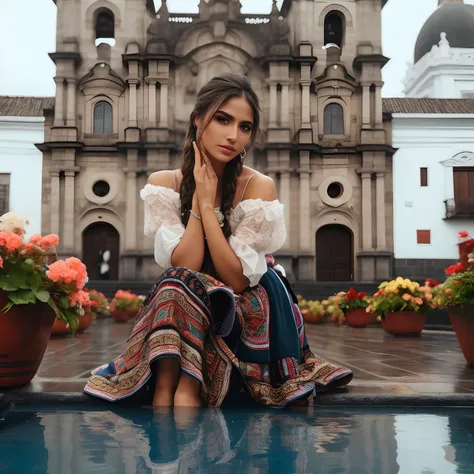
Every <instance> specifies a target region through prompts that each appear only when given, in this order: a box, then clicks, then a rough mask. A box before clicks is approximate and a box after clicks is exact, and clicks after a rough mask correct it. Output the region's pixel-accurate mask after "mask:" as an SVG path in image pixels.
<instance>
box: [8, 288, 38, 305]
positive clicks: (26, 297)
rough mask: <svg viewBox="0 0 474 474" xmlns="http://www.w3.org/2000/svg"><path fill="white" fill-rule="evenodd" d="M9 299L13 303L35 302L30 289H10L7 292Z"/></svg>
mask: <svg viewBox="0 0 474 474" xmlns="http://www.w3.org/2000/svg"><path fill="white" fill-rule="evenodd" d="M8 297H9V298H10V301H13V303H14V304H29V303H32V304H34V303H36V296H35V295H34V293H32V292H31V290H17V291H11V292H10V293H9V294H8Z"/></svg>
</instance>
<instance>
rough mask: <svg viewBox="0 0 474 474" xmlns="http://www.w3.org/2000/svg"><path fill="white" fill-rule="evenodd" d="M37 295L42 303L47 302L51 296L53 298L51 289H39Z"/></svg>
mask: <svg viewBox="0 0 474 474" xmlns="http://www.w3.org/2000/svg"><path fill="white" fill-rule="evenodd" d="M35 295H36V298H38V299H39V300H40V301H41V302H42V303H47V302H48V301H49V298H51V295H50V294H49V291H38V292H36V293H35Z"/></svg>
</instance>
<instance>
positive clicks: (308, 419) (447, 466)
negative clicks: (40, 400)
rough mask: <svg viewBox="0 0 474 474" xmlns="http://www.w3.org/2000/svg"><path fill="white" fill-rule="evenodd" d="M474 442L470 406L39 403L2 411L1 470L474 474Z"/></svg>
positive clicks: (473, 413) (473, 415)
mask: <svg viewBox="0 0 474 474" xmlns="http://www.w3.org/2000/svg"><path fill="white" fill-rule="evenodd" d="M107 408H109V406H107ZM473 441H474V411H473V410H470V409H442V410H440V409H436V410H435V409H433V410H428V409H426V410H422V411H421V410H409V409H405V410H401V409H392V410H391V409H378V408H370V409H369V408H358V409H352V408H344V407H333V408H314V409H310V410H309V411H308V409H304V410H298V411H275V410H260V411H248V410H247V411H244V410H222V411H221V410H218V409H206V410H200V411H197V412H196V411H190V410H185V409H180V410H176V411H175V412H164V413H163V412H161V413H160V412H154V411H153V410H151V409H146V408H140V409H125V408H122V409H119V408H115V407H114V409H113V411H111V410H104V411H100V410H97V409H91V410H85V409H84V407H82V406H81V407H68V406H59V407H57V408H55V407H51V406H41V407H39V406H38V407H29V408H18V409H15V408H14V409H12V410H10V411H7V412H6V413H3V414H0V473H2V474H3V473H19V474H26V473H50V474H68V473H74V474H75V473H81V474H82V473H114V474H123V473H127V474H128V473H143V474H145V473H201V472H206V473H223V474H226V473H229V474H231V473H232V474H234V473H252V474H257V473H275V474H277V473H278V474H287V473H291V474H294V473H304V474H308V473H330V474H335V473H353V474H359V473H360V474H362V473H363V474H366V473H372V474H382V473H383V474H385V473H386V474H395V473H406V474H417V473H423V474H428V473H439V474H451V473H474V444H473Z"/></svg>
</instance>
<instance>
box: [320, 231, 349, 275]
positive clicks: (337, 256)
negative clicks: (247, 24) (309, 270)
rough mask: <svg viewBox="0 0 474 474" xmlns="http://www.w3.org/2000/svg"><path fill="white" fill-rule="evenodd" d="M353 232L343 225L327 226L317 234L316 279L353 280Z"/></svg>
mask: <svg viewBox="0 0 474 474" xmlns="http://www.w3.org/2000/svg"><path fill="white" fill-rule="evenodd" d="M352 241H353V238H352V232H351V231H350V230H349V229H348V228H347V227H345V226H342V225H326V226H324V227H321V229H319V230H318V232H317V234H316V279H317V280H318V281H352V280H353V250H352V249H353V247H352V246H353V242H352Z"/></svg>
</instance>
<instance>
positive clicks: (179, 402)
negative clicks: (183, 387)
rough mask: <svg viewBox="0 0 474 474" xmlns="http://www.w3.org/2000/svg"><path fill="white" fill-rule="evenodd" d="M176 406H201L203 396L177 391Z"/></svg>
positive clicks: (175, 396)
mask: <svg viewBox="0 0 474 474" xmlns="http://www.w3.org/2000/svg"><path fill="white" fill-rule="evenodd" d="M174 406H175V407H200V406H201V398H200V397H195V396H193V395H190V394H187V393H177V392H176V393H175V395H174Z"/></svg>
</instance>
